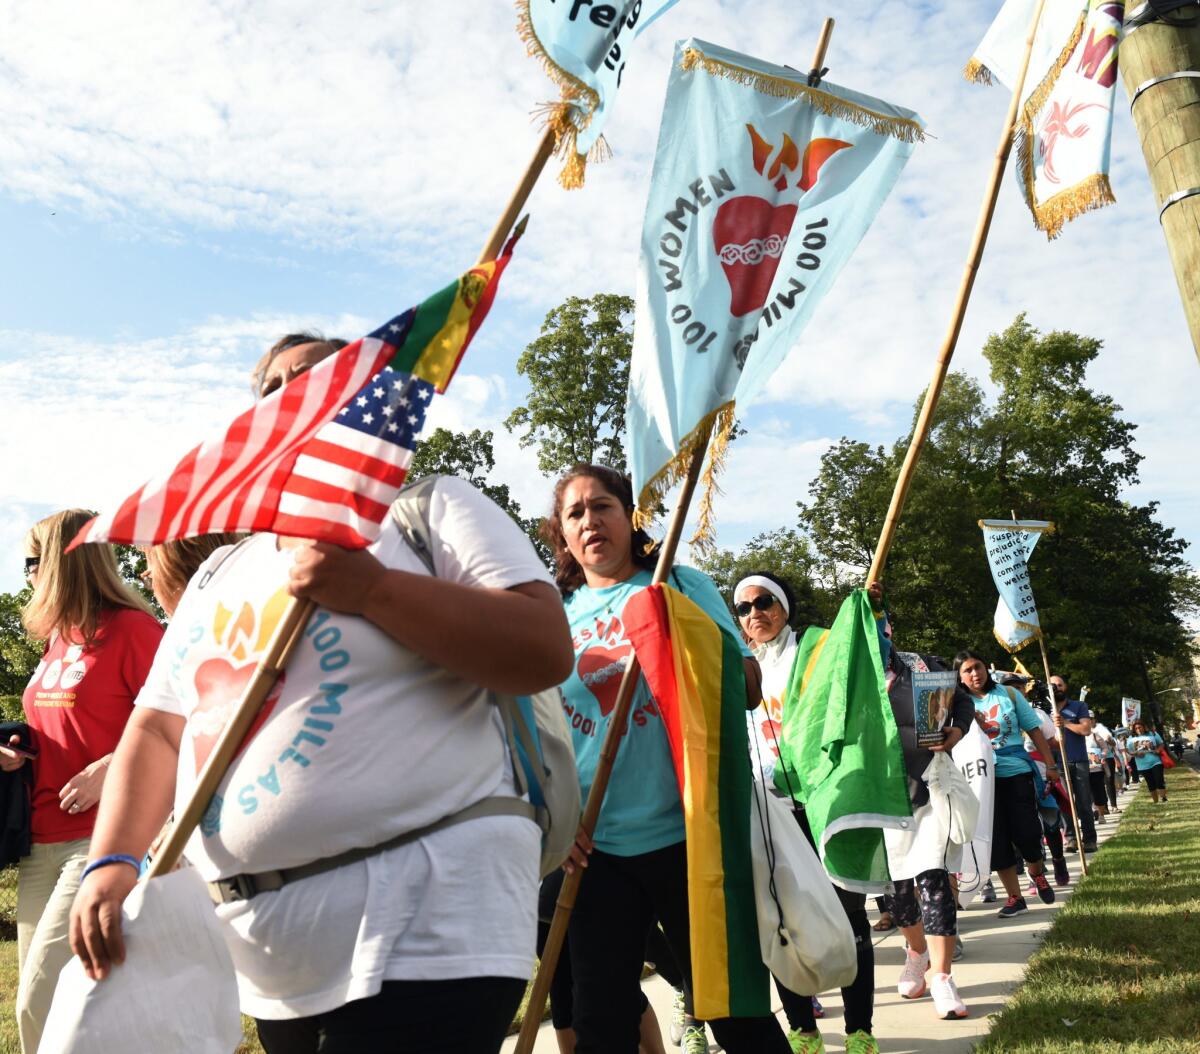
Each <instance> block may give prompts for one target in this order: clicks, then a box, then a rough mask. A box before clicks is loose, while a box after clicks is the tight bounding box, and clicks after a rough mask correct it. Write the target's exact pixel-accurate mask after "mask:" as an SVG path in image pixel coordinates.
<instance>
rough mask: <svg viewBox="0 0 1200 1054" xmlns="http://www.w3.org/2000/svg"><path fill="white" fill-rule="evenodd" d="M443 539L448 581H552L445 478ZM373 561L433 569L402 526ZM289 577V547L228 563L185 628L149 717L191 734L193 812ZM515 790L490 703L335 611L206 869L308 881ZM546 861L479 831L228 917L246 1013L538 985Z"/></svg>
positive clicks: (212, 844)
mask: <svg viewBox="0 0 1200 1054" xmlns="http://www.w3.org/2000/svg"><path fill="white" fill-rule="evenodd" d="M430 531H431V534H432V546H431V547H432V550H433V556H434V565H435V568H436V570H437V576H438V577H439V578H444V579H446V580H447V581H450V582H456V583H459V584H462V585H468V586H474V587H478V588H485V589H508V588H511V587H513V586H517V585H521V584H523V583H527V582H550V577H549V575H548V574H547V572H546V569H545V567H544V566H543V565H542V563H541V561H540V560H539V559H538V557H537V554H536V553H535V552H534V549H533V547H532V545H531V544H530V543H529V540H528V539H527V538H526V537H525V535H524V534H523V533H522V532H521V531H520V529H519V528H518V527H517V526H516V524H514V523H513V521H512V520H511V519H510V518H509V517H508V515H507V514H506V513H504V512H503V511H502V510H501V509H499V508H498V507H497V506H496V505H494V504H493V503H492V502H491V501H490V500H488V499H487V498H486V497H484V496H483V495H482V494H480V493H479V492H478V491H477V490H475V489H474V488H473V487H471V486H470V484H468V483H466V482H465V481H463V480H460V479H456V478H453V477H448V478H445V479H442V480H439V482H438V483H437V485H436V487H435V488H434V491H433V494H432V500H431V506H430ZM370 551H371V552H372V553H374V555H375V556H376V557H377V558H378V559H379V560H380V561H381V562H382V563H383V564H385V565H386V566H387V567H389V568H394V569H401V570H405V571H411V572H413V573H416V574H426V573H428V572H427V571H426V569H425V567H424V565H423V564H422V563H421V562H420V560H419V559H418V558H417V556H416V555H415V554H414V553H413V552H412V550H411V548H410V547H409V545H408V543H407V541H406V540H405V539H404V537H403V536H402V534H401V532H400V531H399V530H398V529H397V527H396V526H395V524H394V523H392V522H391V521H389V522H388V523H387V524H386V525H385V527H384V530H383V533H382V534H381V536H380V538H379V540H378V541H377V542H376V543H375V544H374V545H372V546H371V549H370ZM291 562H292V553H291V552H289V551H287V550H279V549H278V548H277V546H276V540H275V536H274V535H267V534H264V535H257V536H255V537H253V538H252V539H250V540H249V541H248V542H245V543H243V544H242V545H241V546H240V547H238V548H237V549H235V550H231V549H223V550H219V551H218V552H217V553H215V554H214V555H213V556H212V557H211V558H210V559H209V561H208V562H207V563H206V564H205V566H204V567H202V568H201V570H200V571H199V572H197V574H196V576H195V577H194V578H193V580H192V583H191V585H190V586H189V588H188V590H187V592H186V594H185V595H184V597H183V600H182V601H181V603H180V605H179V609H178V610H177V611H176V613H175V617H174V619H173V620H172V622H171V625H170V627H169V629H168V631H167V635H166V637H165V638H164V641H163V645H162V647H161V648H160V649H159V652H158V655H157V657H156V659H155V663H154V667H153V669H152V670H151V672H150V675H149V678H148V679H147V682H146V686H145V688H144V689H143V690H142V692H141V694H140V695H139V696H138V700H137V704H138V705H139V706H147V707H152V708H154V709H158V710H164V711H167V712H169V713H174V714H179V715H181V716H183V717H185V718H186V719H187V722H188V723H187V726H186V728H185V730H184V734H183V740H182V743H181V745H180V755H179V769H178V775H177V784H176V799H175V801H176V809H177V810H179V809H181V808H182V806H183V805H184V803H185V802H186V801H187V800H188V797H189V796H190V794H191V791H192V788H193V786H194V784H195V780H196V774H197V772H198V771H199V769H200V768H201V766H202V765H203V763H204V760H205V759H206V758H207V756H208V754H209V753H210V752H211V750H212V747H213V744H214V742H215V739H216V737H217V735H218V734H219V733H220V730H221V727H222V726H223V725H224V722H225V720H226V719H227V717H228V714H229V710H230V709H231V707H232V706H233V704H234V703H236V700H237V698H238V696H239V694H240V690H241V688H242V687H243V686H244V684H245V683H246V681H247V680H248V679H249V678H250V676H251V674H252V672H253V669H254V664H255V661H256V660H257V658H258V657H259V655H260V654H261V653H262V651H263V650H264V649H265V647H266V644H267V642H268V640H269V638H270V636H271V632H272V630H273V629H274V628H275V626H276V624H277V623H278V620H279V618H280V616H281V615H282V613H283V610H284V608H285V607H286V605H287V602H288V597H287V594H286V592H285V590H284V585H283V584H284V583H285V582H286V581H287V572H288V568H289V567H290V565H291ZM202 583H203V584H202ZM463 647H470V642H469V641H463ZM514 792H515V787H514V783H513V777H512V769H511V765H510V762H509V759H508V751H507V747H506V745H505V743H504V734H503V729H502V726H501V723H500V719H499V715H498V713H497V711H496V709H495V707H494V705H493V704H492V703H491V702H490V701H489V697H488V693H487V692H486V691H484V690H483V689H481V688H480V687H479V686H478V685H474V684H471V683H468V682H466V681H464V680H462V679H460V678H458V677H455V676H453V675H451V674H449V673H447V672H446V671H445V670H443V669H441V668H440V667H437V666H435V665H433V664H432V663H430V662H427V661H426V660H424V659H423V658H421V657H420V656H418V655H416V654H414V653H413V652H411V651H409V650H408V649H407V648H404V647H402V646H401V645H399V644H397V643H396V642H395V641H393V640H392V639H391V638H389V637H388V636H386V635H385V634H384V633H383V632H382V631H381V630H379V629H378V628H377V627H376V626H374V625H373V624H372V623H370V622H368V621H367V620H366V619H363V618H359V617H356V616H351V615H342V614H338V613H337V612H332V611H328V610H326V609H324V608H318V609H317V611H316V613H315V614H314V615H313V616H312V618H310V620H309V623H308V625H307V627H306V629H305V632H304V637H303V639H302V642H301V644H300V645H299V647H298V648H297V649H296V652H295V654H294V655H293V657H292V659H291V661H290V662H289V664H288V668H287V671H286V673H285V675H284V677H283V679H282V681H281V683H280V684H279V685H278V686H277V688H276V690H275V691H274V692H273V693H272V695H271V697H270V698H269V699H268V701H267V703H266V705H265V706H264V711H263V715H262V716H261V717H260V718H259V719H258V720H257V721H256V722H255V725H254V726H253V727H252V730H251V733H250V737H249V741H248V744H247V745H246V746H245V747H244V748H243V749H242V751H241V752H240V753H239V754H238V756H237V757H236V758H235V760H234V762H233V764H232V765H231V766H230V769H229V772H228V773H227V774H226V776H225V779H224V780H223V781H222V783H221V785H220V788H219V791H218V794H217V796H216V798H214V801H213V803H212V805H211V806H210V808H209V810H208V812H207V813H206V815H205V817H204V819H203V821H202V822H201V825H200V828H199V829H198V830H197V831H196V832H195V833H194V834H193V836H192V838H191V840H190V841H189V843H188V849H187V856H188V859H189V860H190V861H191V862H192V863H193V864H194V865H195V866H196V868H197V869H198V870H199V871H200V873H201V875H202V876H203V877H204V878H205V879H206V880H210V881H211V880H213V879H215V878H219V877H228V876H230V875H235V874H240V873H245V872H250V873H253V872H258V871H265V870H272V869H276V868H287V867H296V866H298V865H301V864H307V863H310V862H312V861H314V860H320V859H324V858H326V857H330V856H335V855H337V854H338V853H342V852H344V851H346V850H348V849H354V848H359V847H364V846H371V845H377V844H379V843H381V842H385V841H387V840H389V839H390V838H392V837H394V836H396V835H399V834H402V833H404V832H406V831H410V830H415V829H417V828H420V827H424V826H426V825H428V824H431V823H434V822H436V821H437V820H439V819H441V818H443V817H445V816H448V815H450V814H452V813H455V812H457V811H459V810H460V809H462V808H464V807H466V806H467V805H470V804H472V803H473V802H475V801H478V800H480V799H482V798H487V797H491V796H494V795H505V794H508V795H511V794H513V793H514ZM539 850H540V835H539V832H538V830H537V828H536V826H535V825H534V824H533V823H531V822H530V821H529V820H526V819H523V818H519V817H497V818H489V819H479V820H473V821H468V822H466V823H463V824H460V825H456V826H453V827H450V828H447V829H446V830H443V831H439V832H437V833H435V834H432V835H429V836H427V837H426V838H423V839H421V840H420V841H419V842H416V843H414V844H412V845H406V846H401V847H400V848H397V849H392V850H389V851H388V852H386V853H382V854H378V855H376V856H372V857H370V858H368V859H367V860H365V861H360V862H358V863H355V864H350V865H347V866H345V867H341V868H338V869H336V870H334V871H330V872H326V873H324V874H321V875H316V876H313V877H311V878H307V879H304V880H303V881H300V882H296V883H293V884H291V885H288V886H286V887H284V889H282V890H280V891H278V892H275V893H263V894H259V895H258V896H257V897H255V898H253V899H251V900H249V901H242V902H237V903H233V904H227V905H223V906H222V907H221V908H220V909H219V912H218V913H219V915H220V917H221V919H222V920H223V921H224V922H226V923H227V927H226V936H227V937H228V938H229V943H230V950H231V952H232V955H233V960H234V964H235V966H236V967H237V970H238V980H239V986H240V991H241V1002H242V1010H243V1012H245V1013H247V1014H251V1015H253V1016H255V1017H262V1018H272V1019H274V1018H290V1017H304V1016H309V1015H311V1014H317V1013H322V1012H325V1011H328V1010H332V1009H335V1008H336V1007H338V1006H341V1005H342V1004H344V1003H346V1002H348V1001H350V1000H354V999H362V998H365V997H367V996H370V995H373V994H375V993H376V992H378V991H379V986H380V984H381V982H382V981H384V980H445V979H451V978H458V977H479V976H497V977H519V978H528V977H529V975H530V972H531V968H532V962H533V955H534V938H535V929H536V901H537V886H538V858H539Z"/></svg>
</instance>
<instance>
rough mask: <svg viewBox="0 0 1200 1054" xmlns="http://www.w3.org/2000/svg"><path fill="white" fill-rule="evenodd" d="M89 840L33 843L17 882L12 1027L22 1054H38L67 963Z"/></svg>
mask: <svg viewBox="0 0 1200 1054" xmlns="http://www.w3.org/2000/svg"><path fill="white" fill-rule="evenodd" d="M87 851H88V840H87V839H86V838H80V839H77V840H76V841H72V842H46V843H35V844H34V846H33V852H32V853H31V854H30V855H29V856H27V857H26V858H25V859H24V860H22V861H21V863H20V872H19V875H18V882H17V952H18V955H19V956H20V964H21V981H20V984H19V986H18V987H17V1027H18V1029H19V1030H20V1033H21V1051H22V1054H37V1049H38V1044H40V1043H41V1041H42V1030H43V1029H44V1028H45V1025H46V1018H47V1017H48V1016H49V1014H50V1003H51V1002H52V1001H53V999H54V988H55V986H56V985H57V984H58V975H59V973H60V972H61V971H62V968H63V967H64V966H66V965H67V963H68V962H70V960H71V946H70V945H69V944H68V943H67V937H68V933H67V928H68V922H69V919H70V914H71V905H72V903H74V901H75V892H76V890H78V889H79V876H80V875H81V874H82V873H83V867H84V864H85V863H86V861H87Z"/></svg>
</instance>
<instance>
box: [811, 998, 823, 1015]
mask: <svg viewBox="0 0 1200 1054" xmlns="http://www.w3.org/2000/svg"><path fill="white" fill-rule="evenodd" d="M812 1004H813V1017H824V1016H825V1008H824V1007H823V1006H822V1005H821V1000H819V999H818V998H817V997H816V996H815V995H814V996H813V997H812Z"/></svg>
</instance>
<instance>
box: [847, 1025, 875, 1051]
mask: <svg viewBox="0 0 1200 1054" xmlns="http://www.w3.org/2000/svg"><path fill="white" fill-rule="evenodd" d="M846 1054H879V1044H878V1043H876V1042H875V1037H874V1036H873V1035H871V1033H870V1032H863V1031H861V1030H859V1031H858V1032H854V1033H852V1034H851V1035H849V1036H847V1037H846Z"/></svg>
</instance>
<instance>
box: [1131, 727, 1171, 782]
mask: <svg viewBox="0 0 1200 1054" xmlns="http://www.w3.org/2000/svg"><path fill="white" fill-rule="evenodd" d="M1128 747H1129V753H1130V754H1132V755H1133V763H1134V764H1135V765H1136V766H1137V770H1138V772H1139V773H1140V774H1141V775H1142V777H1143V778H1144V779H1145V780H1146V786H1147V787H1149V788H1150V797H1151V798H1152V799H1153V800H1154V801H1155V802H1160V801H1166V800H1167V782H1166V776H1165V775H1164V770H1163V763H1162V757H1161V755H1160V754H1159V751H1160V750H1162V747H1163V740H1162V736H1160V735H1159V734H1158V733H1157V732H1152V731H1150V727H1149V726H1148V725H1147V724H1146V722H1145V721H1143V720H1141V719H1140V718H1139V719H1138V720H1137V721H1134V723H1133V735H1131V736H1130V737H1129V743H1128Z"/></svg>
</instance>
